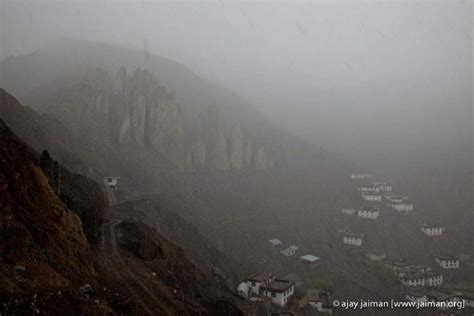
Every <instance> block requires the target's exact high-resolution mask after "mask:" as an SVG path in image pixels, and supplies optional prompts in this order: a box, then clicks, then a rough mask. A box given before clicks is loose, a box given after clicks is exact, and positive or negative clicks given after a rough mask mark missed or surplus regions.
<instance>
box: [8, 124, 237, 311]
mask: <svg viewBox="0 0 474 316" xmlns="http://www.w3.org/2000/svg"><path fill="white" fill-rule="evenodd" d="M38 156H39V155H38V154H37V153H36V152H34V151H33V150H32V149H31V148H30V147H29V146H28V145H26V144H25V143H23V142H22V141H21V140H19V139H18V138H17V137H16V136H15V135H14V134H13V133H12V132H11V130H10V129H9V128H8V127H7V126H6V124H5V123H4V122H3V120H0V209H1V217H0V285H1V286H0V303H1V304H0V313H2V314H4V313H5V314H8V315H10V314H11V315H26V314H39V313H43V314H49V315H59V314H68V315H86V314H87V315H110V314H114V313H119V314H121V315H222V314H226V315H242V312H241V311H240V310H239V309H238V308H237V306H236V305H235V302H237V303H238V301H237V300H236V299H235V298H233V296H232V294H231V293H230V292H229V291H228V290H227V288H226V286H225V285H224V284H223V283H222V282H221V280H220V279H218V278H215V277H213V276H212V275H211V276H209V275H207V274H205V273H202V272H201V271H200V270H199V268H197V267H196V266H195V265H194V264H192V263H191V262H190V261H188V259H187V258H186V257H185V255H184V253H183V251H182V250H181V249H180V248H179V247H178V246H176V245H175V244H174V243H172V242H170V241H168V240H167V239H165V238H164V237H162V236H161V235H160V234H159V233H157V232H156V230H154V229H153V228H151V227H149V226H147V225H146V224H144V223H141V222H137V221H131V220H120V219H117V218H111V219H108V221H107V222H106V223H105V224H104V225H103V222H104V221H105V218H101V217H99V219H100V220H99V221H97V220H93V219H94V218H95V217H94V216H92V215H93V214H96V213H98V214H99V215H102V213H101V212H102V211H103V210H102V207H103V206H104V201H103V200H102V199H103V196H101V195H100V192H101V190H100V189H98V188H97V187H96V184H95V183H94V182H93V181H92V180H90V179H87V178H85V177H82V176H79V175H74V174H71V173H69V171H67V169H65V168H64V167H62V166H60V165H59V164H58V163H57V162H55V161H54V160H53V159H52V158H51V157H50V156H49V154H48V152H43V154H42V155H41V157H40V158H38ZM43 170H45V172H46V173H47V175H46V174H45V172H44V171H43ZM60 197H61V198H62V199H64V200H65V203H63V202H62V201H61V200H60ZM66 205H68V206H69V207H70V208H73V209H74V210H75V211H77V212H78V213H79V215H80V216H81V218H83V221H82V222H81V219H80V218H79V216H78V215H76V214H75V213H74V212H73V211H72V210H70V209H68V208H67V207H66ZM91 207H92V208H91ZM84 231H85V232H87V233H89V237H90V239H91V240H93V241H98V243H97V244H95V245H90V244H89V242H88V240H87V238H86V234H85V233H84Z"/></svg>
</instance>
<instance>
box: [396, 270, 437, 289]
mask: <svg viewBox="0 0 474 316" xmlns="http://www.w3.org/2000/svg"><path fill="white" fill-rule="evenodd" d="M399 280H400V282H401V283H402V284H403V285H405V286H409V287H417V286H430V287H436V286H441V285H442V284H443V274H441V273H440V272H434V271H426V272H422V271H416V272H408V273H403V274H401V275H400V276H399Z"/></svg>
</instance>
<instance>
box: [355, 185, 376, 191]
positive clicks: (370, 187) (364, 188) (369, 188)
mask: <svg viewBox="0 0 474 316" xmlns="http://www.w3.org/2000/svg"><path fill="white" fill-rule="evenodd" d="M357 190H359V191H361V192H379V188H378V187H376V186H374V185H361V186H358V187H357Z"/></svg>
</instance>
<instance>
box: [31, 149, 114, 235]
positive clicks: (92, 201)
mask: <svg viewBox="0 0 474 316" xmlns="http://www.w3.org/2000/svg"><path fill="white" fill-rule="evenodd" d="M39 165H40V167H41V169H42V170H43V172H44V173H45V174H46V176H47V177H48V180H49V185H50V186H51V188H52V189H53V190H54V192H55V193H56V195H57V196H58V197H59V198H60V199H61V201H62V202H64V204H66V206H67V207H68V208H69V209H70V210H72V211H74V212H75V213H76V214H77V215H79V217H80V218H81V223H82V228H83V230H84V232H85V234H86V236H87V240H88V241H89V242H90V243H95V242H97V240H98V238H99V237H100V236H99V235H100V234H99V231H100V227H101V226H102V225H103V223H104V222H105V220H106V217H107V213H106V207H107V199H106V196H105V193H104V192H103V191H102V189H101V187H100V185H99V184H98V183H97V182H95V181H93V180H91V179H89V178H87V177H84V176H82V175H79V174H75V173H71V172H69V171H68V170H67V169H66V168H64V167H62V166H60V165H59V163H58V162H57V161H55V160H53V159H52V158H51V156H50V154H49V152H48V151H47V150H44V151H43V153H42V154H41V157H40V162H39Z"/></svg>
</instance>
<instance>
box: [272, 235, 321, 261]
mask: <svg viewBox="0 0 474 316" xmlns="http://www.w3.org/2000/svg"><path fill="white" fill-rule="evenodd" d="M268 242H269V243H270V244H271V245H272V246H273V247H274V248H280V247H282V246H283V243H282V242H281V240H280V239H277V238H274V239H270V240H269V241H268ZM298 251H299V248H298V247H297V246H296V245H291V246H289V247H287V248H285V249H282V250H280V253H281V254H282V255H283V256H285V257H291V256H294V255H295V254H296V253H297V252H298ZM300 259H301V261H302V262H303V263H315V262H317V261H319V259H320V258H319V257H316V256H313V255H304V256H301V257H300Z"/></svg>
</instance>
